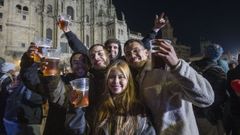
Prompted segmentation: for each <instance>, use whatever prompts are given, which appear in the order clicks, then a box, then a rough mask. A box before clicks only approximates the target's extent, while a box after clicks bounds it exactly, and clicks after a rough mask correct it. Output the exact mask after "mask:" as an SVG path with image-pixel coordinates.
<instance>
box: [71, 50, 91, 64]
mask: <svg viewBox="0 0 240 135" xmlns="http://www.w3.org/2000/svg"><path fill="white" fill-rule="evenodd" d="M77 54H81V55H82V57H83V58H84V59H83V60H84V62H85V63H86V64H87V65H89V66H91V63H90V60H89V57H88V56H87V55H86V54H84V53H82V52H74V53H73V54H72V56H71V57H70V66H71V67H72V59H73V57H74V56H75V55H77Z"/></svg>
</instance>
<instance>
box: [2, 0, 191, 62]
mask: <svg viewBox="0 0 240 135" xmlns="http://www.w3.org/2000/svg"><path fill="white" fill-rule="evenodd" d="M60 14H68V15H70V16H71V18H72V23H71V26H70V27H71V30H72V31H73V32H74V33H75V34H76V35H77V37H78V38H79V39H80V40H81V41H82V42H83V43H84V44H85V45H86V46H87V47H90V45H92V44H95V43H104V42H105V41H106V40H107V39H108V38H117V39H119V40H120V42H121V43H122V44H123V43H124V42H125V41H126V40H127V39H129V38H137V39H142V35H141V33H138V32H132V31H130V30H129V28H128V26H127V24H126V21H125V17H124V14H123V13H122V16H121V20H120V19H118V18H117V15H116V10H115V7H114V5H113V3H112V0H0V47H1V49H0V57H4V58H6V59H7V60H9V61H12V60H14V61H15V62H19V59H20V57H21V55H22V54H23V52H25V51H26V50H27V48H28V46H29V44H30V42H32V41H36V38H39V37H43V38H48V39H51V40H52V41H53V46H54V47H58V48H60V49H61V52H62V55H61V57H62V60H64V61H65V62H64V63H65V64H68V63H69V56H70V55H71V49H70V48H69V47H68V44H67V40H66V38H65V37H64V34H63V32H62V31H61V30H60V29H59V28H58V27H57V25H56V20H57V17H58V15H60ZM162 33H163V34H162V35H163V38H169V39H170V40H172V41H173V43H174V45H176V38H174V37H173V28H172V27H171V25H170V24H169V25H167V26H166V27H165V28H164V29H163V30H162ZM175 47H178V46H175ZM182 48H183V49H185V50H186V48H184V47H182ZM178 50H179V49H178ZM180 50H181V48H180ZM188 50H190V49H188V48H187V51H188ZM179 52H182V51H179ZM188 54H190V53H188ZM184 57H185V56H184Z"/></svg>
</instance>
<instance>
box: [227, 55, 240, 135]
mask: <svg viewBox="0 0 240 135" xmlns="http://www.w3.org/2000/svg"><path fill="white" fill-rule="evenodd" d="M236 79H240V54H238V65H237V66H236V67H235V68H234V69H232V70H229V71H228V73H227V90H228V92H229V94H230V112H231V118H230V120H229V121H230V123H229V128H230V130H231V133H232V135H240V125H239V123H240V108H239V106H240V97H239V96H238V95H237V93H236V92H235V91H234V89H233V87H232V86H231V83H232V81H233V80H236Z"/></svg>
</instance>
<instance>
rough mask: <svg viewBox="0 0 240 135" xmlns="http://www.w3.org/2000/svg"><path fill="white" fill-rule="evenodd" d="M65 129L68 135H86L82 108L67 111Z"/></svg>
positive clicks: (85, 123)
mask: <svg viewBox="0 0 240 135" xmlns="http://www.w3.org/2000/svg"><path fill="white" fill-rule="evenodd" d="M65 127H66V131H67V133H68V134H69V135H83V134H85V133H86V129H87V121H86V118H85V112H84V111H83V109H82V108H74V109H73V108H72V109H69V110H68V112H67V115H66V121H65Z"/></svg>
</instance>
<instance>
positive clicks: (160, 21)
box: [153, 12, 168, 29]
mask: <svg viewBox="0 0 240 135" xmlns="http://www.w3.org/2000/svg"><path fill="white" fill-rule="evenodd" d="M164 15H165V13H164V12H163V13H161V15H160V16H158V15H156V17H155V20H154V27H153V29H161V28H163V27H164V26H165V25H166V24H167V23H168V20H167V19H166V18H164Z"/></svg>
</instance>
